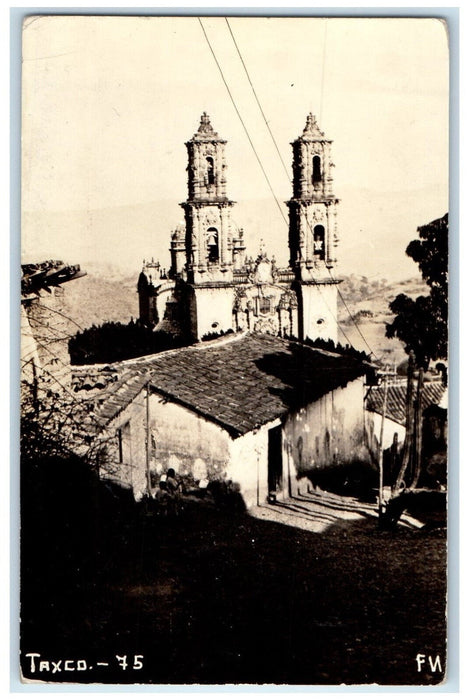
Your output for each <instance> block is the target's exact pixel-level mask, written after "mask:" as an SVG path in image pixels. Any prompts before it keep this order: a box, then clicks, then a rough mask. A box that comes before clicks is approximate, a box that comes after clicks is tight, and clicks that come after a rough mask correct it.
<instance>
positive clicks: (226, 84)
mask: <svg viewBox="0 0 469 700" xmlns="http://www.w3.org/2000/svg"><path fill="white" fill-rule="evenodd" d="M197 19H198V20H199V23H200V26H201V27H202V31H203V33H204V36H205V40H206V42H207V44H208V46H209V49H210V51H211V53H212V56H213V58H214V61H215V63H216V64H217V68H218V70H219V72H220V75H221V78H222V80H223V82H224V84H225V87H226V89H227V92H228V95H229V96H230V100H231V102H232V104H233V107H234V108H235V111H236V114H237V115H238V117H239V120H240V122H241V124H242V125H243V129H244V131H245V133H246V136H247V138H248V141H249V143H250V144H251V148H252V150H253V151H254V155H255V156H256V158H257V162H258V163H259V167H260V169H261V170H262V173H263V175H264V177H265V180H266V182H267V184H268V186H269V189H270V191H271V193H272V196H273V198H274V199H275V202H276V203H277V207H278V209H279V212H280V214H281V216H282V219H283V220H284V222H285V224H286V225H287V226H288V221H287V219H286V218H285V214H284V213H283V209H282V207H281V206H280V202H279V201H278V199H277V197H276V194H275V192H274V190H273V187H272V185H271V183H270V180H269V177H268V175H267V173H266V171H265V170H264V166H263V165H262V161H261V159H260V158H259V156H258V154H257V151H256V148H255V146H254V144H253V142H252V139H251V137H250V136H249V132H248V130H247V127H246V125H245V123H244V120H243V118H242V116H241V114H240V111H239V109H238V107H237V106H236V102H235V99H234V97H233V95H232V94H231V90H230V88H229V86H228V83H227V81H226V79H225V76H224V73H223V70H222V68H221V66H220V64H219V62H218V59H217V57H216V55H215V51H214V50H213V48H212V45H211V43H210V40H209V38H208V36H207V33H206V31H205V28H204V25H203V23H202V20H201V18H200V17H198V18H197Z"/></svg>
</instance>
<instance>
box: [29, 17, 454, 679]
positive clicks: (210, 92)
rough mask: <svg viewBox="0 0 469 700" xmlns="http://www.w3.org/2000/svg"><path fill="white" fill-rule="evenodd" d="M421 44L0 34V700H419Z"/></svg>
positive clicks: (429, 447) (431, 349)
mask: <svg viewBox="0 0 469 700" xmlns="http://www.w3.org/2000/svg"><path fill="white" fill-rule="evenodd" d="M448 31H449V30H448V26H447V24H446V23H445V21H444V20H442V19H440V18H437V17H431V16H430V17H358V16H354V17H335V16H330V17H326V16H324V17H320V16H317V17H312V16H309V17H307V16H303V17H299V16H297V17H280V16H272V17H269V16H244V17H242V16H226V17H224V16H196V15H194V16H189V15H186V16H156V15H152V16H150V15H145V16H143V15H142V16H130V15H128V16H124V15H121V16H118V15H112V14H109V15H103V14H102V15H92V14H83V15H70V14H68V15H66V14H63V15H60V14H55V15H53V14H42V15H41V14H37V15H31V16H27V17H26V18H25V19H24V22H23V30H22V57H21V58H22V77H21V111H22V113H21V122H22V126H21V138H22V154H21V300H18V305H19V303H20V301H21V352H20V354H21V358H20V360H21V406H20V408H21V445H20V449H21V465H20V467H21V474H20V482H21V496H20V500H21V502H20V517H21V536H20V546H21V559H20V584H19V585H20V597H21V600H20V606H21V610H20V618H21V619H20V623H19V627H20V630H19V636H20V658H19V660H18V677H19V678H20V679H21V681H22V682H23V683H25V684H27V683H47V684H56V685H57V684H63V686H64V689H66V687H65V686H66V685H67V684H83V685H85V686H87V685H90V686H91V687H90V689H92V686H93V684H122V685H129V686H130V685H132V684H147V685H157V686H163V685H165V686H168V685H170V686H224V687H226V686H237V685H240V684H243V685H245V686H246V685H248V686H249V685H251V686H259V685H278V686H282V685H283V686H313V687H317V686H332V687H333V686H339V685H346V686H356V685H371V684H375V685H377V686H397V687H404V686H433V685H439V684H444V683H445V681H447V677H448V676H447V637H448V625H447V589H448V585H447V545H448V542H447V516H448V506H447V502H448V488H447V484H448V475H451V468H452V465H451V463H450V464H448V460H447V449H448V415H447V414H448V230H449V229H448V227H449V223H451V213H450V212H449V190H448V183H449V176H448V171H449V165H448V161H449V157H448V153H449V123H450V109H449V69H450V65H449V35H448ZM450 483H451V479H450ZM84 689H85V690H86V688H84ZM313 690H314V688H313Z"/></svg>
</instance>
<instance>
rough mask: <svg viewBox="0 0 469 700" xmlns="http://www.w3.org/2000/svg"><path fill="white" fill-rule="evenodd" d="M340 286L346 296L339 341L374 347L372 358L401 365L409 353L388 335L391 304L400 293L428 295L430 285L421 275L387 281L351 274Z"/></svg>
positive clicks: (341, 305) (342, 302)
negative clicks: (399, 280) (397, 280)
mask: <svg viewBox="0 0 469 700" xmlns="http://www.w3.org/2000/svg"><path fill="white" fill-rule="evenodd" d="M339 289H340V294H341V295H342V297H343V300H342V299H341V298H340V297H339V304H338V320H339V329H340V330H339V341H340V342H342V343H344V342H348V343H349V344H351V345H353V346H354V347H356V348H357V349H358V350H365V351H366V352H368V353H369V352H370V348H371V350H372V351H373V353H374V355H373V357H372V359H376V357H378V358H380V359H381V360H382V361H383V362H387V363H389V364H390V365H391V366H392V367H394V366H395V365H396V366H398V365H399V364H400V363H401V362H402V361H403V360H405V359H406V354H405V352H404V348H403V345H402V343H401V342H400V341H399V340H397V339H394V338H393V339H389V338H386V335H385V332H386V328H385V324H386V323H390V322H391V321H392V318H393V314H392V313H391V312H390V310H389V304H390V302H391V301H392V300H393V299H394V298H395V297H396V296H397V295H398V294H407V295H408V296H410V297H413V298H415V297H417V296H419V295H425V294H427V293H428V287H427V285H426V284H425V283H424V282H423V281H422V280H421V279H420V278H418V277H416V278H412V279H408V280H404V281H401V282H388V281H387V280H386V279H381V280H369V279H368V278H367V277H365V276H359V275H349V276H348V277H345V278H344V279H343V282H342V283H341V285H340V288H339ZM362 336H363V337H362Z"/></svg>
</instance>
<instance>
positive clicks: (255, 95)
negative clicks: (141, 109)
mask: <svg viewBox="0 0 469 700" xmlns="http://www.w3.org/2000/svg"><path fill="white" fill-rule="evenodd" d="M225 21H226V23H227V25H228V29H229V32H230V35H231V38H232V40H233V43H234V45H235V48H236V51H237V53H238V56H239V58H240V60H241V63H242V65H243V68H244V71H245V73H246V76H247V78H248V81H249V84H250V86H251V89H252V92H253V94H254V97H255V100H256V103H257V106H258V107H259V110H260V112H261V115H262V117H263V120H264V122H265V125H266V126H267V129H268V131H269V134H270V137H271V139H272V141H273V143H274V146H275V149H276V151H277V154H278V156H279V158H280V161H281V163H282V165H283V169H284V171H285V173H286V175H287V178H288V181H289V182H290V183H291V178H290V174H289V172H288V169H287V167H286V165H285V161H284V160H283V158H282V155H281V153H280V149H279V147H278V144H277V141H276V139H275V136H274V135H273V133H272V130H271V128H270V126H269V123H268V120H267V117H266V116H265V113H264V110H263V108H262V105H261V103H260V100H259V97H258V95H257V92H256V89H255V87H254V84H253V82H252V80H251V77H250V75H249V72H248V69H247V66H246V62H245V61H244V59H243V56H242V54H241V50H240V48H239V46H238V43H237V42H236V39H235V36H234V33H233V30H232V28H231V25H230V23H229V20H228V18H227V17H225ZM325 22H326V23H325V28H324V42H323V57H322V71H321V97H320V115H321V116H322V106H323V95H324V74H325V70H324V68H325V56H326V39H327V19H326V20H325ZM204 33H205V32H204ZM212 54H213V55H214V58H215V60H216V57H215V54H214V52H213V49H212ZM217 65H218V61H217ZM220 71H221V68H220ZM224 82H225V85H226V81H225V79H224ZM227 87H228V86H227ZM232 99H233V98H232ZM237 111H238V110H237ZM245 129H246V127H245ZM274 196H275V195H274ZM275 199H276V201H277V198H275ZM277 204H278V202H277ZM284 218H285V217H284ZM287 223H288V222H287ZM306 224H307V226H308V228H309V229H310V231H311V233H313V231H312V228H311V224H310V222H309V221H308V220H307V219H306ZM328 272H329V276H330V277H331V279H333V277H332V273H331V270H330V268H328ZM314 283H315V284H316V285H317V286H318V288H319V291H320V293H321V296H323V295H322V292H321V289H320V285H319V284H318V282H317V281H315V282H314ZM337 291H338V294H339V297H340V299H341V301H342V303H343V305H344V307H345V309H346V311H347V313H348V315H349V317H350V320H351V321H352V323H353V324H354V326H355V328H356V329H357V331H358V334H359V335H360V337H361V339H362V340H363V342H364V343H365V345H366V347H367V348H368V350H369V351H370V354H372V355H374V357H375V358H376V359H379V358H378V356H377V355H376V353H375V352H374V350H373V349H372V347H371V346H370V345H369V343H368V341H367V340H366V338H365V336H364V335H363V333H362V331H361V329H360V328H359V327H358V324H357V323H356V321H355V319H354V317H353V316H352V314H351V313H350V310H349V308H348V306H347V304H346V302H345V299H344V297H343V295H342V293H341V291H340V289H339V286H338V285H337ZM323 299H324V296H323ZM326 305H327V306H328V308H329V311H331V313H332V315H333V317H334V320H335V321H336V323H337V327H338V329H339V330H340V332H341V333H342V334H343V335H344V337H345V339H346V340H347V342H348V343H349V344H350V345H352V343H351V342H350V340H349V339H348V337H347V335H346V333H345V332H344V330H343V329H342V327H341V326H340V324H339V321H338V319H337V317H336V316H335V315H334V314H333V312H332V310H331V309H330V307H329V305H328V304H327V302H326Z"/></svg>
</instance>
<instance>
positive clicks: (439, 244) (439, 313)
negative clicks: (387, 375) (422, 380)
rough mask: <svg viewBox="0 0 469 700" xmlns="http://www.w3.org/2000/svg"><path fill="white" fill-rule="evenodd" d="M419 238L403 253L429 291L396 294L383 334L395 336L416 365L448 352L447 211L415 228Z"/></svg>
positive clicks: (425, 364)
mask: <svg viewBox="0 0 469 700" xmlns="http://www.w3.org/2000/svg"><path fill="white" fill-rule="evenodd" d="M418 232H419V236H420V240H414V241H411V242H410V243H409V245H408V246H407V249H406V253H407V255H409V257H411V258H412V259H413V260H415V262H416V263H417V264H418V266H419V269H420V272H421V273H422V277H423V279H424V281H425V282H426V284H427V285H428V287H429V288H430V293H429V294H428V295H427V296H419V297H417V299H412V298H410V297H409V296H407V295H406V294H399V295H398V296H397V297H396V298H395V299H394V300H393V301H392V302H391V304H390V309H391V311H392V312H393V313H394V314H395V318H394V320H393V321H392V323H388V324H386V336H387V337H388V338H394V337H397V338H399V339H400V340H401V341H402V342H403V343H404V346H405V350H406V352H407V353H410V352H411V351H412V352H413V353H414V354H415V359H416V363H417V365H418V366H419V367H422V368H424V369H427V367H428V364H429V362H430V360H437V359H446V357H447V354H448V326H447V317H448V214H445V216H443V217H442V218H441V219H436V220H435V221H432V222H431V223H430V224H427V225H425V226H421V227H420V228H419V229H418Z"/></svg>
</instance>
